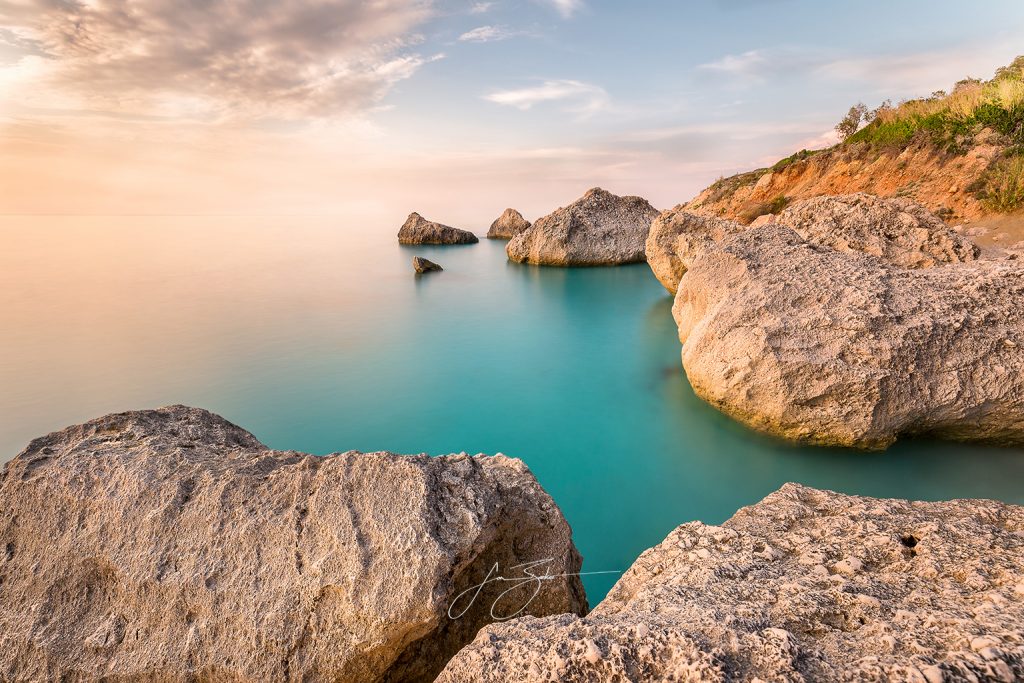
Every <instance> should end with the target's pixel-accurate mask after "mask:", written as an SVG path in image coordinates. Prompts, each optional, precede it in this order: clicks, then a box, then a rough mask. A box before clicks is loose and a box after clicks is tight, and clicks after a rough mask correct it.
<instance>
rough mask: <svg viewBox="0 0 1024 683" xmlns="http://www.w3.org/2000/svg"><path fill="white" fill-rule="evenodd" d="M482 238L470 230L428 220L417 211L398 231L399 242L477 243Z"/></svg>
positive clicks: (410, 215)
mask: <svg viewBox="0 0 1024 683" xmlns="http://www.w3.org/2000/svg"><path fill="white" fill-rule="evenodd" d="M479 241H480V240H479V239H478V238H477V236H476V235H474V234H473V233H471V232H469V231H468V230H459V229H458V228H453V227H451V226H450V225H442V224H441V223H435V222H434V221H428V220H427V219H426V218H424V217H423V216H421V215H419V214H418V213H416V212H415V211H413V212H412V213H410V214H409V217H408V218H406V219H405V223H403V224H402V227H401V228H400V229H399V231H398V243H399V244H476V243H477V242H479Z"/></svg>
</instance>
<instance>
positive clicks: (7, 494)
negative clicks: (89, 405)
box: [0, 406, 586, 682]
mask: <svg viewBox="0 0 1024 683" xmlns="http://www.w3.org/2000/svg"><path fill="white" fill-rule="evenodd" d="M541 558H551V561H550V565H549V566H550V571H549V573H550V574H571V573H574V572H578V571H579V568H580V562H581V561H580V556H579V554H578V553H577V552H576V549H575V547H574V546H573V544H572V541H571V539H570V530H569V526H568V525H567V524H566V522H565V520H564V519H563V518H562V515H561V514H560V512H559V510H558V508H557V507H556V506H555V504H554V502H553V501H552V500H551V498H550V497H549V496H548V495H547V494H546V493H545V492H544V491H543V490H542V489H541V488H540V486H539V485H538V483H537V482H536V480H535V479H534V477H533V476H532V475H531V474H530V472H529V471H528V470H527V468H526V466H525V465H523V463H522V462H520V461H518V460H514V459H511V458H506V457H504V456H494V457H485V456H475V457H470V456H467V455H452V456H444V457H438V458H430V457H427V456H399V455H393V454H389V453H371V454H362V453H356V452H350V453H342V454H335V455H329V456H325V457H317V456H313V455H308V454H304V453H296V452H285V451H274V450H270V449H268V448H267V447H265V446H263V445H262V444H261V443H260V442H259V441H257V440H256V439H255V438H254V437H253V436H252V435H250V434H249V433H248V432H246V431H244V430H243V429H240V428H239V427H236V426H235V425H233V424H231V423H229V422H227V421H226V420H224V419H222V418H220V417H218V416H216V415H213V414H212V413H209V412H206V411H203V410H198V409H194V408H187V407H184V406H174V407H169V408H162V409H159V410H151V411H140V412H129V413H122V414H117V415H109V416H107V417H103V418H100V419H97V420H93V421H91V422H88V423H86V424H83V425H79V426H75V427H69V428H67V429H65V430H63V431H61V432H57V433H54V434H51V435H49V436H46V437H42V438H39V439H36V440H35V441H33V442H32V443H31V444H30V445H29V446H28V447H27V448H26V449H25V450H24V451H23V452H22V453H20V454H19V455H18V456H17V457H15V458H14V459H13V460H12V461H10V462H9V463H8V464H7V465H6V466H5V468H4V470H3V474H2V476H0V671H2V672H3V679H4V680H5V681H42V680H67V681H85V680H100V679H103V680H122V681H127V680H145V681H202V680H208V681H247V682H248V681H308V680H317V681H321V680H323V681H327V680H330V681H353V682H355V681H359V682H366V681H386V680H403V681H405V680H411V681H416V680H424V681H427V680H432V679H433V677H434V676H435V675H436V674H437V673H438V672H439V671H440V670H441V668H442V667H443V666H444V664H445V662H446V661H447V660H448V659H449V658H450V657H451V655H452V654H454V653H455V652H456V651H457V650H458V649H459V648H460V647H461V646H462V645H463V644H465V643H466V642H469V641H470V640H471V639H472V638H473V636H474V635H475V634H476V632H477V630H478V629H479V628H480V627H481V626H482V625H483V624H485V623H487V622H489V621H490V620H491V617H490V615H489V607H490V605H489V602H490V601H493V600H494V595H493V593H492V592H490V590H485V591H484V593H483V594H482V595H481V596H480V598H479V599H478V601H477V604H475V605H474V606H473V608H472V609H470V610H468V611H467V612H466V614H465V615H463V616H462V618H460V619H451V618H449V616H448V608H449V604H450V603H451V602H452V600H453V598H454V597H455V596H456V595H458V593H460V592H462V591H464V590H466V589H467V588H468V587H470V586H473V585H475V584H477V583H479V582H481V581H483V580H484V577H485V576H486V575H487V572H488V570H489V569H490V568H491V566H492V565H493V564H494V563H499V564H500V566H501V567H503V568H504V567H509V566H512V565H515V564H518V563H520V562H526V561H534V560H538V559H541ZM502 590H503V589H502ZM585 611H586V600H585V598H584V595H583V589H582V585H581V583H580V581H579V579H578V578H577V577H568V578H565V577H563V578H559V579H551V580H549V581H546V582H544V585H543V586H542V589H541V591H540V592H539V594H538V595H537V597H536V599H535V600H533V602H531V603H530V604H529V607H528V609H527V613H532V614H537V615H542V614H557V613H563V612H575V613H578V614H582V613H585Z"/></svg>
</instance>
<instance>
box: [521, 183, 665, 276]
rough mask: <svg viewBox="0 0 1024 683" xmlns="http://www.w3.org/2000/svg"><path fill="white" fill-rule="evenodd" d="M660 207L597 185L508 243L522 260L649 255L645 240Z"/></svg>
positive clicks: (600, 262) (626, 259) (632, 259)
mask: <svg viewBox="0 0 1024 683" xmlns="http://www.w3.org/2000/svg"><path fill="white" fill-rule="evenodd" d="M657 216H658V211H657V210H656V209H655V208H654V207H653V206H651V205H650V204H649V203H648V202H647V200H646V199H643V198H641V197H618V196H616V195H613V194H612V193H610V192H607V191H605V190H602V189H601V188H599V187H595V188H593V189H591V190H588V191H587V193H586V194H585V195H583V197H581V198H580V199H578V200H576V201H575V202H573V203H572V204H570V205H569V206H567V207H564V208H560V209H558V210H557V211H555V212H554V213H551V214H549V215H547V216H544V217H543V218H538V219H537V221H536V222H535V223H534V224H533V225H532V226H530V228H529V229H527V230H525V231H524V232H521V233H519V234H518V235H516V236H515V237H513V238H512V241H510V242H509V243H508V245H507V246H506V247H505V251H506V252H507V253H508V257H509V259H510V260H512V261H516V262H519V263H535V264H540V265H547V266H613V265H619V264H624V263H636V262H638V261H643V260H644V243H645V242H646V240H647V232H648V231H649V230H650V227H651V221H653V220H654V219H655V218H656V217H657Z"/></svg>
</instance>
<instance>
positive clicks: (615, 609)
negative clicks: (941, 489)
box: [438, 484, 1024, 683]
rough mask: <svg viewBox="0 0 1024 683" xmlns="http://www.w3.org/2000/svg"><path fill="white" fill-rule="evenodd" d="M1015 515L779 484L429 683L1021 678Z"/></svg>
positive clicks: (523, 624) (990, 506)
mask: <svg viewBox="0 0 1024 683" xmlns="http://www.w3.org/2000/svg"><path fill="white" fill-rule="evenodd" d="M1022 556H1024V508H1022V507H1019V506H1014V505H1006V504H1002V503H997V502H994V501H985V500H955V501H950V502H942V503H919V502H908V501H904V500H883V499H874V498H864V497H859V496H847V495H841V494H838V493H832V492H829V491H819V490H815V489H810V488H805V487H802V486H798V485H795V484H787V485H786V486H784V487H783V488H782V489H781V490H779V491H777V492H776V493H773V494H772V495H770V496H768V497H767V498H765V499H764V500H763V501H761V502H760V503H758V504H756V505H753V506H751V507H748V508H744V509H742V510H740V511H739V512H738V513H737V514H736V515H735V516H733V518H732V519H730V520H729V521H727V522H726V523H725V524H723V525H722V526H707V525H705V524H701V523H699V522H693V523H689V524H684V525H682V526H680V527H678V528H677V529H676V530H675V531H673V532H672V533H671V534H669V536H668V537H667V538H666V539H665V540H664V541H663V542H662V543H661V544H660V545H658V546H656V547H655V548H652V549H650V550H648V551H646V552H645V553H643V554H642V555H641V556H640V557H639V559H637V561H636V562H635V563H634V564H633V566H632V567H631V568H630V569H629V571H628V572H626V574H625V575H624V576H623V577H622V578H621V579H620V580H619V582H618V583H617V584H616V585H615V587H614V588H613V589H612V590H611V592H610V593H609V594H608V597H606V598H605V599H604V601H602V602H601V603H600V604H599V605H598V606H597V607H596V608H595V609H594V611H593V612H591V613H590V614H589V615H587V616H586V617H583V618H580V617H577V616H574V615H571V614H565V615H558V616H550V617H544V618H522V619H516V620H514V621H511V622H506V623H501V624H492V625H489V626H487V627H485V628H484V629H483V630H482V631H481V632H480V633H479V635H477V637H476V639H475V640H474V641H473V642H472V644H470V645H468V646H467V647H465V648H464V649H463V650H462V651H460V652H459V653H458V654H457V655H456V656H455V658H454V659H453V660H452V661H451V662H450V663H449V664H448V666H447V667H446V668H445V670H444V672H443V673H442V674H441V676H440V678H439V679H438V683H516V682H530V683H532V682H535V681H536V682H539V681H563V682H568V683H583V682H586V683H592V682H593V683H596V682H598V681H621V682H623V683H625V682H627V681H628V682H631V683H640V682H646V681H708V682H714V681H718V682H721V683H727V682H729V681H878V682H880V683H897V682H899V683H903V682H909V681H913V682H917V683H939V682H943V681H944V682H946V683H961V682H962V683H967V682H968V681H971V682H975V681H993V682H994V681H1005V682H1008V681H1018V680H1024V564H1022V562H1021V557H1022Z"/></svg>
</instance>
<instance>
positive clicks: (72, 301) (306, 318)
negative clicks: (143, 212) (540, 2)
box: [0, 217, 1024, 604]
mask: <svg viewBox="0 0 1024 683" xmlns="http://www.w3.org/2000/svg"><path fill="white" fill-rule="evenodd" d="M400 220H401V217H399V218H398V219H397V222H395V224H396V225H397V223H398V222H400ZM478 231H480V230H478ZM393 232H394V231H393V230H392V229H391V228H390V226H388V227H381V228H380V229H376V227H375V225H364V226H361V227H360V228H359V229H354V228H353V226H351V225H350V224H346V223H345V222H344V221H341V220H340V219H328V218H315V219H311V218H302V219H296V218H287V219H266V218H261V219H238V218H235V219H230V220H228V219H213V218H123V217H122V218H48V219H18V218H4V219H2V223H0V237H2V239H3V244H4V245H5V250H4V252H3V253H2V254H0V315H2V317H0V448H2V450H0V459H8V458H9V457H12V456H13V455H14V454H15V453H17V451H18V450H20V449H21V448H22V447H23V446H24V445H25V444H26V443H27V441H28V440H29V439H30V438H32V437H33V436H37V435H40V434H43V433H45V432H48V431H51V430H53V429H58V428H61V427H63V426H65V425H68V424H71V423H74V422H79V421H82V420H85V419H88V418H91V417H95V416H97V415H100V414H103V413H106V412H110V411H113V410H125V409H131V408H142V407H152V406H157V405H165V404H169V403H186V404H191V405H197V406H201V407H204V408H208V409H210V410H213V411H215V412H217V413H220V414H222V415H224V416H225V417H227V418H228V419H230V420H232V421H234V422H237V423H238V424H240V425H242V426H243V427H245V428H247V429H249V430H250V431H252V432H253V433H254V434H255V435H256V436H257V437H259V438H260V439H261V440H262V441H264V442H265V443H267V444H268V445H270V446H272V447H275V448H281V449H286V448H287V449H297V450H304V451H310V452H313V453H328V452H332V451H341V450H348V449H358V450H365V451H371V450H392V451H397V452H403V453H418V452H427V453H431V454H442V453H450V452H458V451H468V452H471V453H475V452H486V453H494V452H499V451H500V452H503V453H506V454H508V455H513V456H516V457H519V458H522V459H523V460H525V461H526V462H527V463H528V464H529V466H530V468H531V469H532V470H533V472H534V473H535V474H536V475H537V477H538V479H539V480H540V481H541V483H542V484H543V485H544V487H545V488H546V489H547V490H548V491H549V492H550V493H551V495H552V496H553V497H554V499H555V500H556V501H557V503H558V504H559V505H560V506H561V509H562V511H563V512H564V514H565V516H566V517H567V518H568V519H569V522H570V523H571V524H572V526H573V530H574V533H575V539H576V544H577V545H578V546H579V548H580V550H581V552H582V553H583V555H584V557H585V560H586V564H585V570H591V571H597V570H620V569H625V568H627V567H628V566H629V565H630V564H631V563H632V561H633V560H634V559H635V558H636V556H637V555H638V554H639V553H640V552H641V551H643V550H644V549H645V548H647V547H649V546H651V545H654V544H656V543H658V542H659V541H661V539H662V538H664V536H665V535H666V534H667V533H668V532H669V531H670V530H671V529H672V528H673V527H675V526H676V525H677V524H680V523H682V522H685V521H689V520H694V519H700V520H703V521H705V522H709V523H718V522H721V521H723V520H725V519H726V518H728V517H729V516H730V515H731V514H732V513H733V512H734V511H735V510H736V509H737V508H739V507H741V506H743V505H748V504H750V503H754V502H756V501H757V500H759V499H760V498H761V497H763V496H764V495H766V494H768V493H770V492H771V491H773V490H774V489H776V488H778V487H779V486H780V485H781V484H782V483H784V482H787V481H797V482H801V483H804V484H809V485H812V486H817V487H825V488H830V489H835V490H839V491H845V492H850V493H860V494H870V495H877V496H900V497H909V498H919V499H941V498H952V497H990V498H997V499H1002V500H1006V501H1011V502H1017V503H1024V485H1022V483H1024V452H1022V451H1020V450H1000V449H986V448H981V447H976V446H962V445H953V444H943V443H933V442H920V441H919V442H911V443H905V444H900V445H898V446H896V447H895V448H893V449H890V450H889V451H888V452H886V453H883V454H864V453H857V452H849V451H840V450H826V449H809V448H803V449H798V448H792V447H789V446H786V445H784V444H781V443H778V442H775V441H774V440H771V439H768V438H765V437H762V436H759V435H756V434H753V433H751V432H749V431H747V430H746V429H744V428H742V427H740V426H738V425H736V424H734V423H732V422H731V421H729V420H728V419H726V418H725V417H723V416H722V415H720V414H719V413H717V412H716V411H715V410H713V409H711V408H709V407H708V406H706V405H704V404H703V403H702V402H701V401H700V400H699V399H697V398H696V397H695V396H694V395H693V393H692V392H691V390H690V389H689V386H688V384H687V383H686V380H685V378H684V376H683V373H682V370H681V368H680V364H679V343H678V341H677V339H676V334H675V328H674V326H673V323H672V318H671V314H670V301H669V298H668V297H667V296H666V295H665V292H664V290H663V289H662V288H661V287H660V285H658V283H657V282H656V281H655V280H654V278H653V277H652V276H651V274H650V272H649V270H648V269H647V267H646V266H645V265H638V266H629V267H622V268H608V269H579V270H564V269H553V268H537V267H531V266H521V265H515V264H510V263H508V262H507V261H506V260H505V255H504V243H496V242H488V241H484V242H482V243H481V244H478V245H473V246H464V247H461V246H460V247H422V248H409V247H400V246H398V245H397V244H395V243H394V237H393ZM414 254H418V255H423V256H426V257H428V258H430V259H433V260H435V261H437V262H439V263H441V264H442V265H443V266H444V267H445V269H446V270H445V272H443V273H440V274H434V275H429V276H426V277H421V278H416V277H414V276H413V274H412V272H411V267H410V259H411V257H412V256H413V255H414ZM614 580H615V577H614V576H593V577H587V579H586V580H585V583H586V585H587V591H588V595H589V597H590V600H591V603H592V604H596V602H597V601H599V600H600V599H601V597H603V595H604V593H605V592H606V591H607V589H608V588H609V587H610V586H611V584H612V583H613V582H614Z"/></svg>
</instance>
